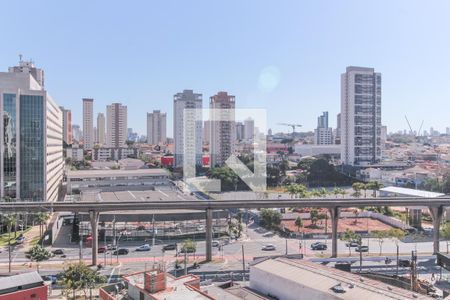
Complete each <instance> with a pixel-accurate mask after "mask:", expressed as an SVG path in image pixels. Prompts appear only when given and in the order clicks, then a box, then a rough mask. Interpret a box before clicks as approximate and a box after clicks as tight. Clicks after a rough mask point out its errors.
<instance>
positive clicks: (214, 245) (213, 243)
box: [212, 241, 220, 247]
mask: <svg viewBox="0 0 450 300" xmlns="http://www.w3.org/2000/svg"><path fill="white" fill-rule="evenodd" d="M212 246H213V247H219V246H220V243H219V241H212Z"/></svg>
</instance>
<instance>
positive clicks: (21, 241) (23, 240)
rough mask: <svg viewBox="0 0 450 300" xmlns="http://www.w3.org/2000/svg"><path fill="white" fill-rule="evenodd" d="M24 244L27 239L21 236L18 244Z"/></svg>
mask: <svg viewBox="0 0 450 300" xmlns="http://www.w3.org/2000/svg"><path fill="white" fill-rule="evenodd" d="M23 242H25V237H24V236H19V237H18V238H17V239H16V244H23Z"/></svg>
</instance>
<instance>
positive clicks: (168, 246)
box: [162, 244, 177, 251]
mask: <svg viewBox="0 0 450 300" xmlns="http://www.w3.org/2000/svg"><path fill="white" fill-rule="evenodd" d="M162 249H163V250H164V251H168V250H175V249H177V244H167V245H164V246H163V247H162Z"/></svg>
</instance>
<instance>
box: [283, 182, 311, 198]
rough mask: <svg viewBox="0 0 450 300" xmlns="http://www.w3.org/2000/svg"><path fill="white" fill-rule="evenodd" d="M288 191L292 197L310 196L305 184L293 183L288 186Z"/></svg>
mask: <svg viewBox="0 0 450 300" xmlns="http://www.w3.org/2000/svg"><path fill="white" fill-rule="evenodd" d="M286 191H287V192H288V193H289V195H291V198H293V197H294V196H295V197H298V198H306V197H307V196H308V189H307V188H306V186H304V185H303V184H291V185H289V186H288V187H287V188H286Z"/></svg>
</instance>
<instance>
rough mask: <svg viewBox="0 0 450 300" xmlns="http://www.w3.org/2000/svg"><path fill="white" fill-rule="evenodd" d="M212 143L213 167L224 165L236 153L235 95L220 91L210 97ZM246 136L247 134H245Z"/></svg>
mask: <svg viewBox="0 0 450 300" xmlns="http://www.w3.org/2000/svg"><path fill="white" fill-rule="evenodd" d="M209 109H210V120H211V143H210V147H209V151H210V160H211V167H216V166H219V167H220V166H223V165H224V164H225V161H226V160H227V159H228V158H229V157H230V156H231V155H232V154H234V144H235V141H236V124H235V110H234V109H235V97H234V96H231V95H228V93H227V92H219V93H217V95H214V96H212V97H210V98H209ZM244 138H245V136H244Z"/></svg>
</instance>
